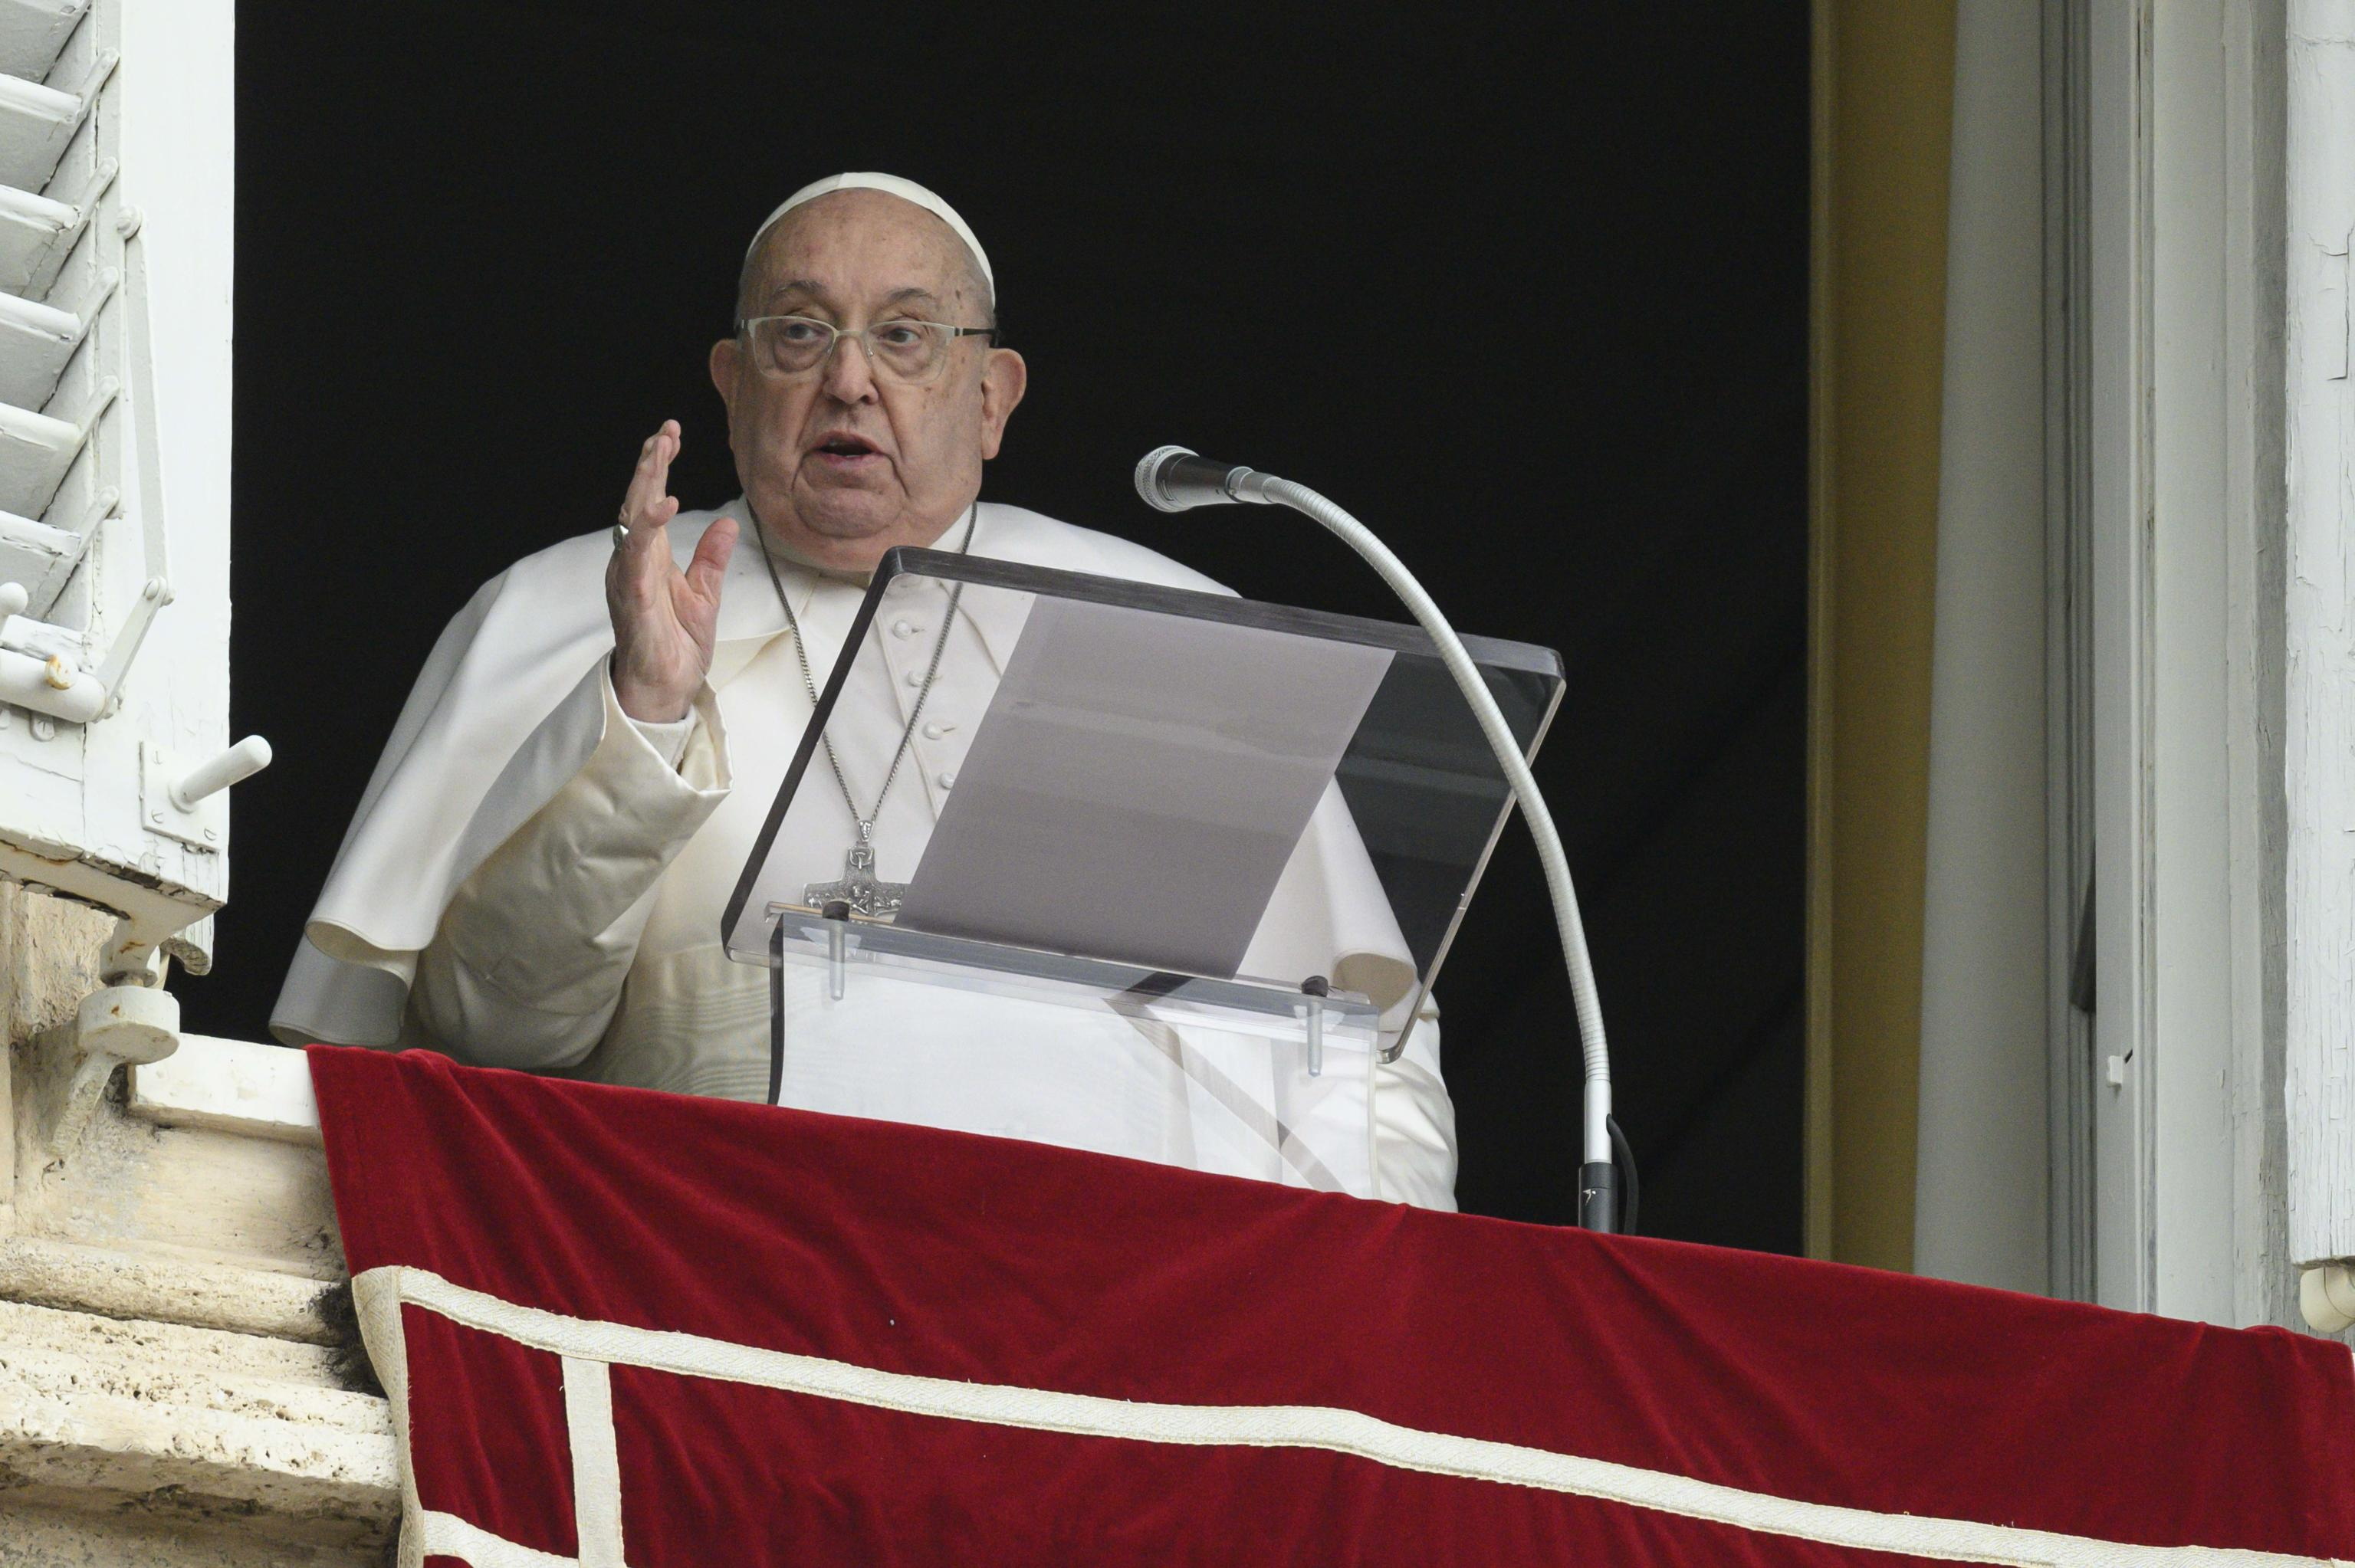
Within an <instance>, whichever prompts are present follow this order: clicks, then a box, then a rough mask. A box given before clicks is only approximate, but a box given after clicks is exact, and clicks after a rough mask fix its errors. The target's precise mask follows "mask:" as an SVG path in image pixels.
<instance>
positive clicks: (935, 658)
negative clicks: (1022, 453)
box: [752, 497, 981, 916]
mask: <svg viewBox="0 0 2355 1568" xmlns="http://www.w3.org/2000/svg"><path fill="white" fill-rule="evenodd" d="M980 520H981V502H980V500H979V498H978V497H976V498H975V501H974V503H973V505H972V507H971V508H970V509H969V510H967V512H966V513H965V519H964V541H963V542H962V543H960V544H959V545H958V546H957V549H956V553H957V554H958V555H960V556H962V555H964V554H966V553H967V552H969V551H971V550H972V548H973V531H974V527H975V524H977V523H979V522H980ZM752 533H753V535H754V537H756V538H758V539H759V540H760V542H761V562H762V565H763V566H765V567H768V568H769V586H770V587H771V588H775V589H776V590H777V603H778V604H779V605H780V606H782V607H783V609H784V612H785V626H786V628H787V629H788V630H791V631H792V632H793V634H794V659H795V660H797V661H798V662H800V664H801V670H802V685H803V687H804V688H805V690H806V691H807V692H808V693H809V700H810V712H811V714H812V715H815V714H816V712H817V681H816V679H815V677H814V676H813V675H812V674H811V673H810V662H809V648H808V646H807V644H806V642H805V640H804V638H803V637H802V623H801V618H800V617H799V616H796V615H795V614H794V601H793V600H792V599H788V598H787V597H785V584H784V579H783V578H782V577H778V576H777V558H776V556H774V555H773V553H771V551H770V549H769V535H768V530H767V529H765V528H763V527H762V526H761V520H760V519H759V518H758V517H755V518H754V519H753V520H752ZM961 599H964V584H963V583H958V584H957V585H956V586H955V587H954V588H951V589H950V590H949V604H948V611H947V613H946V614H944V615H943V616H942V617H941V634H940V636H938V637H937V638H935V639H933V641H932V662H931V663H929V664H927V665H926V666H925V667H924V683H923V684H922V686H920V687H918V688H917V690H916V703H915V705H914V706H913V707H911V708H910V709H909V710H908V723H907V726H906V727H904V728H903V729H901V730H900V745H899V747H898V748H897V749H896V750H894V751H893V752H892V753H891V766H890V768H887V769H885V770H884V774H883V788H882V789H878V790H877V791H876V792H875V804H874V806H873V807H872V808H871V809H870V810H865V811H861V810H859V809H858V797H857V796H856V795H854V794H852V793H851V791H850V780H849V779H847V778H845V777H843V772H842V758H839V757H837V756H836V755H835V751H834V737H833V736H830V735H826V734H825V733H823V732H821V733H820V734H819V736H818V741H819V744H821V745H823V746H824V747H826V766H827V767H828V768H832V769H833V770H834V782H835V787H836V788H837V789H840V790H841V791H842V803H843V804H844V805H845V806H847V807H848V808H850V820H851V821H854V822H856V823H858V842H857V843H855V844H853V845H851V846H850V852H849V853H847V854H846V855H845V856H844V857H843V863H842V880H841V881H839V882H813V883H811V884H810V885H809V886H808V887H806V888H805V889H804V890H803V892H802V898H803V900H804V902H805V904H806V905H807V906H809V907H810V908H813V909H824V908H825V907H826V906H827V905H829V904H837V903H840V904H847V905H848V906H850V908H851V910H852V912H853V913H855V914H858V915H865V916H879V915H897V914H898V913H899V912H900V905H901V904H902V903H904V902H905V901H906V899H907V896H908V885H907V884H906V883H904V882H884V881H882V880H880V879H879V878H878V877H877V876H876V874H875V819H876V818H878V817H879V816H881V815H882V814H883V802H884V800H887V799H889V798H890V793H891V785H892V782H893V781H894V780H895V779H898V778H899V777H900V763H901V762H903V761H905V760H906V759H907V756H908V747H910V746H911V744H912V743H913V742H914V740H915V738H916V726H917V725H918V724H919V723H921V722H922V719H923V716H924V702H925V699H927V698H928V697H930V696H931V695H932V680H933V677H935V676H937V675H938V674H939V673H941V655H942V654H943V653H945V652H948V646H949V629H950V628H951V627H952V626H954V625H955V624H956V612H957V603H958V601H959V600H961ZM846 652H847V650H846Z"/></svg>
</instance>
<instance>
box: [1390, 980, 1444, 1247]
mask: <svg viewBox="0 0 2355 1568" xmlns="http://www.w3.org/2000/svg"><path fill="white" fill-rule="evenodd" d="M1371 1093H1372V1095H1373V1097H1374V1107H1373V1115H1374V1180H1375V1186H1376V1195H1377V1196H1378V1197H1383V1198H1389V1199H1392V1200H1394V1201H1396V1202H1401V1203H1412V1204H1414V1205H1415V1206H1416V1207H1418V1208H1423V1209H1444V1210H1446V1211H1448V1212H1450V1213H1453V1212H1454V1211H1455V1102H1454V1101H1453V1100H1451V1099H1449V1098H1448V1097H1447V1085H1446V1084H1445V1083H1444V1081H1443V1080H1442V1079H1441V1077H1440V1075H1439V1016H1438V1013H1437V1012H1436V1010H1435V1009H1433V1008H1432V1007H1431V1006H1430V1005H1429V1004H1428V1003H1426V1004H1425V1005H1424V1007H1423V1011H1422V1012H1421V1013H1419V1014H1418V1015H1417V1016H1416V1018H1415V1022H1414V1028H1413V1029H1412V1031H1410V1032H1409V1033H1408V1034H1407V1039H1406V1049H1405V1050H1404V1051H1401V1053H1399V1059H1398V1060H1397V1061H1395V1062H1392V1063H1390V1064H1389V1065H1381V1064H1380V1063H1377V1064H1376V1065H1375V1067H1374V1076H1373V1084H1372V1086H1371Z"/></svg>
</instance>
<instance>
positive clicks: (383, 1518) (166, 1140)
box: [0, 884, 398, 1568]
mask: <svg viewBox="0 0 2355 1568" xmlns="http://www.w3.org/2000/svg"><path fill="white" fill-rule="evenodd" d="M111 930H112V917H111V916H104V915H101V914H99V913H97V912H95V911H91V910H88V909H84V908H81V907H79V906H74V905H71V904H68V903H66V902H64V901H62V900H59V899H55V898H51V897H48V896H47V895H41V894H37V893H31V892H28V891H27V890H26V889H24V888H22V887H19V886H16V885H8V884H0V1022H5V1039H6V1044H7V1045H8V1068H9V1070H8V1071H7V1073H5V1075H0V1145H5V1148H0V1564H8V1565H12V1568H13V1565H15V1564H20V1563H21V1564H52V1563H54V1564H59V1565H60V1568H66V1565H80V1564H99V1563H105V1564H134V1563H135V1564H155V1565H158V1568H165V1565H169V1568H199V1565H201V1568H232V1565H235V1568H245V1565H248V1564H253V1565H260V1564H265V1563H267V1564H298V1563H299V1564H314V1563H315V1564H360V1563H378V1562H381V1561H383V1560H384V1558H385V1555H386V1546H387V1542H388V1541H389V1532H390V1527H391V1522H392V1520H393V1518H394V1516H395V1514H396V1512H397V1508H398V1501H397V1495H398V1494H397V1476H396V1473H395V1469H394V1457H393V1447H392V1440H391V1428H390V1423H389V1418H388V1415H387V1412H386V1408H385V1404H384V1401H383V1399H382V1398H381V1397H379V1396H378V1395H377V1394H376V1393H374V1392H373V1391H372V1390H370V1389H368V1388H367V1387H366V1380H365V1375H364V1372H357V1373H356V1372H355V1368H354V1365H353V1361H352V1358H351V1357H350V1356H349V1354H348V1353H347V1351H346V1347H345V1345H344V1340H345V1339H346V1334H347V1332H348V1330H347V1329H346V1326H345V1319H343V1318H342V1317H340V1316H339V1315H338V1314H337V1313H336V1310H335V1305H336V1304H335V1302H334V1299H333V1295H334V1293H335V1292H336V1289H337V1287H338V1286H339V1284H340V1282H341V1280H342V1278H343V1255H342V1248H341V1246H340V1245H339V1243H338V1241H337V1238H336V1229H335V1220H334V1213H333V1209H332V1206H331V1204H330V1202H329V1199H328V1194H327V1187H326V1173H325V1167H324V1165H323V1163H322V1160H321V1157H320V1154H319V1151H318V1150H317V1149H316V1148H315V1147H305V1146H303V1145H301V1144H298V1143H293V1142H288V1141H284V1140H282V1139H267V1138H255V1137H249V1136H240V1134H239V1133H237V1132H236V1131H234V1130H223V1129H220V1128H178V1127H161V1126H156V1125H153V1124H151V1123H148V1122H145V1121H139V1120H134V1119H133V1118H130V1117H128V1116H126V1115H125V1114H124V1112H123V1106H122V1103H121V1083H120V1078H119V1075H118V1080H117V1083H116V1085H115V1086H114V1088H113V1090H112V1092H111V1094H110V1097H109V1098H108V1100H107V1101H106V1102H105V1103H103V1104H101V1106H100V1107H99V1108H98V1110H97V1112H96V1113H95V1114H94V1115H93V1116H92V1117H91V1119H90V1123H89V1127H88V1129H87V1131H86V1132H85V1133H84V1135H83V1136H82V1137H81V1139H80V1140H79V1142H78V1143H77V1145H76V1146H75V1147H73V1148H70V1149H59V1148H58V1147H56V1146H55V1132H56V1123H57V1119H58V1117H59V1111H60V1110H61V1108H62V1104H63V1101H64V1098H65V1095H64V1089H65V1086H66V1084H67V1082H68V1081H69V1079H70V1077H71V1075H72V1070H73V1067H74V1065H76V1061H77V1057H76V1054H75V1053H74V1051H73V1049H72V1045H71V1042H70V1040H69V1039H68V1038H65V1037H64V1032H63V1030H62V1029H60V1027H59V1026H61V1025H64V1024H67V1023H69V1022H70V1021H71V1019H72V1017H73V1012H74V1009H75V1007H76V1006H77V1005H78V1004H79V1002H80V1000H81V998H82V997H83V996H84V995H86V994H87V993H88V992H89V991H91V990H92V989H94V988H95V987H96V986H97V984H98V975H97V955H98V952H99V950H100V945H101V942H102V941H103V940H104V939H105V938H106V937H107V935H108V933H109V932H110V931H111Z"/></svg>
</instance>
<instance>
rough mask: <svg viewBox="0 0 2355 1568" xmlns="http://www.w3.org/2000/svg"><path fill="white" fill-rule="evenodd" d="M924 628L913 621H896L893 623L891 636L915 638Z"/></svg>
mask: <svg viewBox="0 0 2355 1568" xmlns="http://www.w3.org/2000/svg"><path fill="white" fill-rule="evenodd" d="M922 630H923V628H922V627H921V626H918V625H917V624H916V623H915V622H914V621H912V620H895V621H893V622H892V623H891V635H892V636H894V637H913V636H914V635H916V633H917V632H919V631H922Z"/></svg>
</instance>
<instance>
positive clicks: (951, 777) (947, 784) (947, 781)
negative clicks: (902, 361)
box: [939, 768, 956, 789]
mask: <svg viewBox="0 0 2355 1568" xmlns="http://www.w3.org/2000/svg"><path fill="white" fill-rule="evenodd" d="M939 783H940V787H941V788H942V789H955V788H956V769H955V768H944V769H943V771H942V773H941V776H940V779H939Z"/></svg>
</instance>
